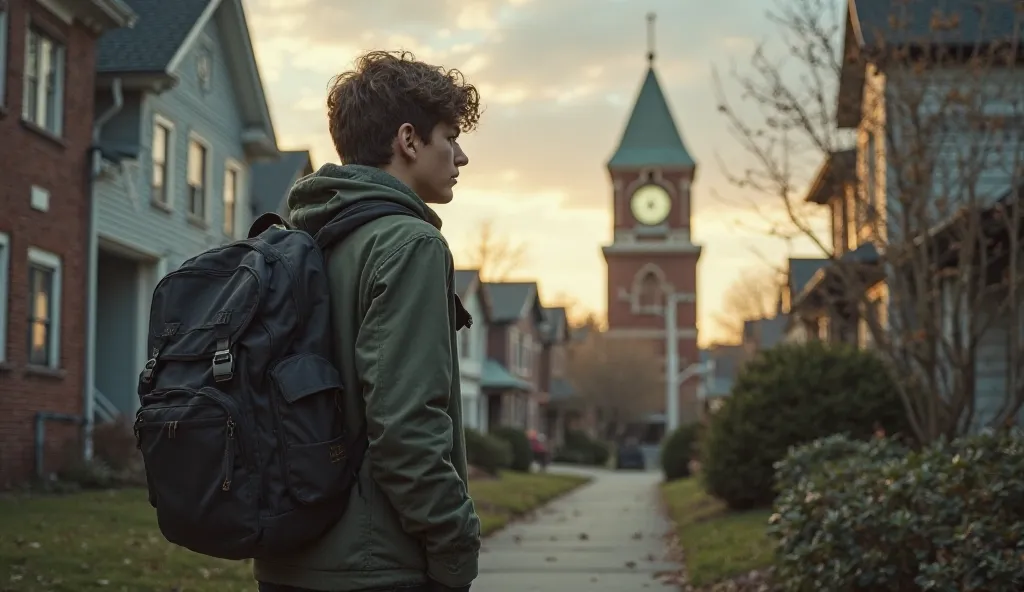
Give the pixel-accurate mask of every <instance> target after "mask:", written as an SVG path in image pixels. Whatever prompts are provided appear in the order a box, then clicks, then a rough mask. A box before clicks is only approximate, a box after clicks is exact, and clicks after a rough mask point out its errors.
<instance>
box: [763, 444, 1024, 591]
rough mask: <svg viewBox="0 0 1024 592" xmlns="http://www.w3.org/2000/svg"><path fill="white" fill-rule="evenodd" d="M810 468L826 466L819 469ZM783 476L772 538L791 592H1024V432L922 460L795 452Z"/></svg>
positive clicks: (857, 450)
mask: <svg viewBox="0 0 1024 592" xmlns="http://www.w3.org/2000/svg"><path fill="white" fill-rule="evenodd" d="M846 452H849V453H850V454H849V455H848V456H844V453H846ZM814 459H818V460H824V462H823V463H822V464H820V465H818V467H817V469H814V468H812V467H813V462H812V461H813V460H814ZM826 459H831V460H826ZM779 475H780V485H782V486H783V490H782V492H781V493H780V495H779V497H778V499H777V500H776V504H775V514H774V515H773V516H772V518H771V520H770V522H771V525H770V526H769V535H770V536H771V537H772V538H774V539H775V540H776V541H777V543H778V549H777V555H776V568H775V580H776V584H777V585H778V586H780V587H781V588H782V589H783V590H793V591H803V590H830V591H835V592H861V591H863V592H868V591H871V592H887V591H892V592H897V591H898V592H916V591H924V590H935V591H947V590H948V591H950V592H953V591H963V592H1004V591H1005V592H1017V591H1019V590H1021V589H1024V432H1021V431H1020V430H1018V429H1014V430H1012V431H1009V432H1002V433H992V432H989V433H985V434H981V435H977V436H968V437H964V438H961V439H958V440H955V441H953V442H952V443H946V442H943V441H940V442H938V443H936V444H933V445H931V446H929V447H927V448H925V449H924V450H922V451H918V452H908V451H907V449H906V448H904V447H903V446H902V445H900V444H898V443H895V442H893V441H892V440H889V439H878V440H875V441H873V442H870V443H855V442H850V441H843V440H841V439H833V440H831V441H829V442H819V443H816V444H812V445H810V446H807V447H803V448H798V449H796V450H794V451H793V452H792V453H791V454H790V455H789V457H787V459H786V460H784V461H783V462H782V463H780V465H779Z"/></svg>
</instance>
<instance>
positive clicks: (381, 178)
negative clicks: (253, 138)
mask: <svg viewBox="0 0 1024 592" xmlns="http://www.w3.org/2000/svg"><path fill="white" fill-rule="evenodd" d="M366 199H380V200H387V201H392V202H395V203H397V204H399V205H402V206H405V207H407V208H409V209H411V210H412V211H413V212H416V214H417V215H419V216H420V217H421V218H422V219H423V220H425V221H427V222H429V223H430V224H431V225H433V226H434V227H435V228H438V229H440V228H441V218H440V217H438V215H437V213H436V212H434V210H432V209H431V208H430V206H428V205H427V204H426V203H425V202H424V201H423V200H422V199H420V198H419V196H418V195H416V193H415V192H413V190H412V189H410V188H409V187H408V186H407V185H406V184H405V183H402V182H401V181H399V180H398V179H397V178H395V177H394V176H392V175H391V174H389V173H387V172H385V171H382V170H381V169H378V168H376V167H371V166H364V165H357V164H349V165H337V164H325V165H323V166H321V167H320V169H319V170H318V171H316V172H315V173H313V174H310V175H306V176H305V177H303V178H301V179H299V180H298V182H296V183H295V185H294V186H293V187H292V188H291V191H289V193H288V209H289V211H290V212H291V214H290V216H289V218H290V220H291V223H292V224H293V225H294V226H295V227H296V228H299V229H300V230H304V231H306V232H308V233H310V234H316V233H317V231H319V230H320V229H321V228H323V227H324V226H325V225H326V224H327V223H328V222H330V221H331V220H332V219H333V218H334V217H335V216H337V215H338V213H339V212H341V210H342V209H344V208H346V207H348V206H350V205H352V204H354V203H356V202H359V201H362V200H366Z"/></svg>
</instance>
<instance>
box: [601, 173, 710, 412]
mask: <svg viewBox="0 0 1024 592" xmlns="http://www.w3.org/2000/svg"><path fill="white" fill-rule="evenodd" d="M643 174H645V172H644V171H640V170H628V171H627V170H616V171H613V172H612V174H611V178H612V183H613V185H614V186H616V187H617V190H616V191H614V197H613V204H614V205H613V207H614V212H615V224H614V225H615V229H616V230H628V229H631V228H634V227H635V225H636V222H635V220H634V219H633V214H632V212H630V206H629V199H630V196H631V191H632V190H633V189H635V188H636V187H638V186H639V185H641V184H642V182H640V179H641V176H642V175H643ZM655 179H656V180H659V179H660V180H659V183H660V184H661V185H662V186H663V187H665V189H666V190H667V191H668V192H669V194H670V195H671V196H672V198H673V207H672V213H671V214H670V216H669V220H668V225H669V227H670V228H672V229H681V228H691V225H690V193H691V192H690V190H689V189H688V188H687V189H685V190H684V189H683V188H682V187H683V186H684V185H685V184H684V183H682V182H683V181H685V180H689V181H690V183H691V184H692V182H693V179H694V171H693V170H692V169H681V170H666V171H661V172H660V177H659V175H656V176H655ZM651 240H655V239H654V238H653V237H652V239H651ZM697 261H698V255H697V254H696V253H685V252H684V253H659V254H621V255H609V256H607V264H608V282H607V289H608V327H609V329H613V330H614V329H638V330H658V331H661V330H664V327H665V320H664V318H663V317H661V316H657V315H651V314H634V313H633V311H632V309H631V303H630V302H629V301H628V300H625V299H623V298H622V297H621V294H622V293H623V292H627V293H628V292H630V291H631V290H632V286H633V280H634V278H635V277H636V275H637V273H638V272H639V271H640V269H641V268H642V267H644V266H645V265H648V264H654V265H657V266H658V267H659V268H660V269H661V271H662V273H664V274H665V280H666V281H667V282H669V283H671V284H672V286H673V288H674V289H675V290H676V291H678V292H689V293H693V294H696V292H697ZM695 300H696V299H695ZM676 320H677V326H679V327H680V328H694V329H695V328H696V326H697V303H696V302H682V303H680V304H679V306H678V308H677V309H676ZM651 341H652V346H653V348H654V349H655V351H656V352H657V355H658V356H659V357H660V358H661V359H662V368H664V363H665V362H664V356H665V339H664V337H659V338H655V339H652V340H651ZM678 351H679V358H680V363H679V370H680V371H682V370H684V369H685V368H686V366H687V365H689V364H692V363H694V362H697V361H699V356H700V354H699V350H698V348H697V340H696V339H694V338H692V337H683V338H680V339H679V343H678ZM696 394H697V381H695V380H690V381H687V382H686V383H685V384H682V385H680V388H679V399H680V418H681V421H683V422H687V421H695V420H696V419H697V413H698V405H697V397H696Z"/></svg>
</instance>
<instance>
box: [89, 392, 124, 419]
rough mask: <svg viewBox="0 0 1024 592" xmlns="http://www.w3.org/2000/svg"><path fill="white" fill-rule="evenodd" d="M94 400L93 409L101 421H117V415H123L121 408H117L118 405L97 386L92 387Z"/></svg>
mask: <svg viewBox="0 0 1024 592" xmlns="http://www.w3.org/2000/svg"><path fill="white" fill-rule="evenodd" d="M92 400H93V410H94V411H95V413H96V417H98V418H99V419H100V420H101V421H104V422H107V421H116V420H117V417H118V416H119V415H121V410H120V409H118V408H117V405H114V403H112V402H111V401H110V399H108V398H107V396H106V395H104V394H103V393H102V392H100V389H98V388H95V387H94V388H93V389H92Z"/></svg>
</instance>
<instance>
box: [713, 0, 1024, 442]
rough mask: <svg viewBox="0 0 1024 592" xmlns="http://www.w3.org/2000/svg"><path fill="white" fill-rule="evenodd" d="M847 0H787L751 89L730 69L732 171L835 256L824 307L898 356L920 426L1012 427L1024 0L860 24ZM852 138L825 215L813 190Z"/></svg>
mask: <svg viewBox="0 0 1024 592" xmlns="http://www.w3.org/2000/svg"><path fill="white" fill-rule="evenodd" d="M837 4H838V3H837V2H835V1H834V0H781V1H780V2H777V6H776V8H775V9H774V10H773V11H772V12H771V13H770V14H769V18H770V19H771V20H772V21H773V22H774V23H775V24H776V25H778V28H779V33H780V34H779V39H780V40H781V41H782V44H783V47H784V48H785V49H786V50H788V51H787V53H786V55H785V56H783V57H784V59H773V58H771V57H769V56H768V51H767V50H766V48H765V47H764V46H762V47H759V48H758V49H757V50H756V51H755V52H754V54H753V57H752V61H751V62H750V64H749V67H746V68H744V71H743V72H734V73H733V77H732V80H733V81H734V83H736V84H737V86H738V88H739V89H740V92H739V96H738V97H737V96H735V95H733V96H729V97H726V92H725V91H724V85H723V84H722V83H721V81H720V83H719V90H720V103H721V104H720V107H719V111H721V112H722V113H723V114H724V116H725V117H726V118H727V119H728V121H729V123H730V127H731V129H732V131H733V133H734V135H735V137H736V139H737V140H738V142H739V143H740V145H741V146H742V147H743V148H744V149H745V151H746V152H747V154H748V156H749V157H750V162H752V163H753V164H752V165H751V166H750V167H749V168H748V169H747V170H743V171H737V170H731V171H730V175H731V176H732V181H733V182H734V184H735V185H736V186H738V187H740V188H743V190H745V191H750V192H753V193H756V194H758V196H759V203H762V204H763V203H770V204H771V208H772V209H773V210H774V212H775V213H776V214H778V213H779V212H784V215H782V216H779V215H775V216H774V217H773V216H770V215H767V216H764V218H765V219H776V220H777V219H780V218H781V219H784V221H785V222H784V223H783V224H777V225H773V226H771V227H770V228H769V230H770V231H771V232H773V233H775V234H777V235H780V236H786V235H790V236H792V235H793V234H797V235H800V236H803V237H807V238H809V239H810V240H811V241H812V242H813V243H814V244H816V245H817V246H818V247H819V248H820V249H821V252H822V254H823V255H824V256H825V257H828V258H831V259H832V260H833V262H832V264H831V265H830V266H829V267H828V270H827V271H828V273H827V274H826V275H825V279H826V281H825V282H824V283H823V284H822V286H821V290H820V294H821V295H822V298H821V300H820V302H818V304H819V305H820V306H821V307H822V309H823V310H826V311H827V314H829V315H832V316H833V317H835V318H842V319H845V320H846V321H849V322H852V323H853V325H854V326H855V327H857V332H859V335H860V336H859V337H858V339H859V341H861V342H862V343H863V344H865V345H870V346H872V347H874V348H875V349H876V351H877V352H878V354H879V355H880V357H881V358H882V359H883V360H885V361H886V362H887V363H888V364H889V365H890V366H891V369H892V370H893V374H894V375H895V376H896V377H897V378H898V383H899V388H900V394H901V397H902V400H903V404H904V407H905V410H906V412H907V417H908V419H909V421H910V424H911V425H912V427H913V430H914V432H915V434H916V436H917V437H918V439H919V440H921V441H925V442H927V441H932V440H934V439H936V438H940V437H943V436H954V435H957V434H959V433H963V432H965V431H968V430H971V429H975V428H977V427H981V426H996V427H998V426H1003V425H1005V424H1007V423H1008V422H1010V421H1013V420H1015V419H1016V418H1017V417H1018V414H1019V412H1020V409H1021V404H1022V401H1024V368H1022V362H1024V357H1022V355H1021V354H1022V344H1021V327H1022V320H1024V319H1022V317H1021V301H1022V298H1021V288H1022V278H1024V273H1022V271H1024V270H1022V255H1024V252H1022V245H1021V243H1020V238H1021V209H1020V208H1019V207H1018V203H1019V201H1020V200H1019V197H1020V187H1021V183H1022V172H1024V171H1022V162H1024V157H1022V156H1024V151H1022V148H1024V146H1022V141H1024V71H1022V69H1021V68H1020V60H1021V57H1022V52H1021V45H1020V41H1021V39H1020V32H1021V30H1022V25H1021V23H1022V21H1024V9H1022V6H1024V5H1022V4H1021V3H1020V2H1019V1H1018V0H988V1H986V2H959V3H957V2H953V3H950V2H939V1H936V0H872V1H871V2H866V1H862V2H857V6H860V7H862V8H863V10H861V11H859V13H858V19H857V21H856V23H855V25H853V26H849V27H848V25H847V22H848V18H849V15H848V11H847V3H846V2H843V3H842V4H843V6H842V9H841V10H839V11H837V10H836V7H837ZM950 6H960V7H962V10H963V12H951V11H949V7H950ZM850 22H851V23H853V22H854V21H852V20H851V21H850ZM844 39H845V43H844ZM740 103H745V104H746V106H745V107H737V105H739V104H740ZM751 113H753V115H751ZM840 126H842V128H843V129H840ZM851 149H853V150H852V151H851ZM843 151H846V152H845V153H846V154H848V155H851V159H852V162H853V164H854V167H853V169H852V170H853V174H851V175H849V176H848V177H847V178H845V179H841V180H840V181H841V182H840V183H838V184H837V185H836V186H834V187H831V189H830V191H831V192H832V193H831V195H830V197H831V200H830V202H829V203H830V204H831V205H830V208H829V209H828V210H827V213H826V214H825V215H824V216H823V210H825V208H822V207H821V206H820V205H814V204H809V203H806V202H805V195H806V189H807V187H808V185H809V182H811V181H812V179H814V177H815V174H816V170H817V169H818V167H819V166H820V165H821V164H822V163H823V162H825V161H826V159H828V158H829V157H830V156H832V155H838V154H842V153H843ZM726 168H728V167H726ZM819 180H820V178H819ZM766 196H767V197H770V198H772V199H768V200H766V199H765V197H766ZM829 217H832V220H833V221H836V224H835V225H834V226H832V225H830V224H829ZM830 226H832V228H829V227H830Z"/></svg>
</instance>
